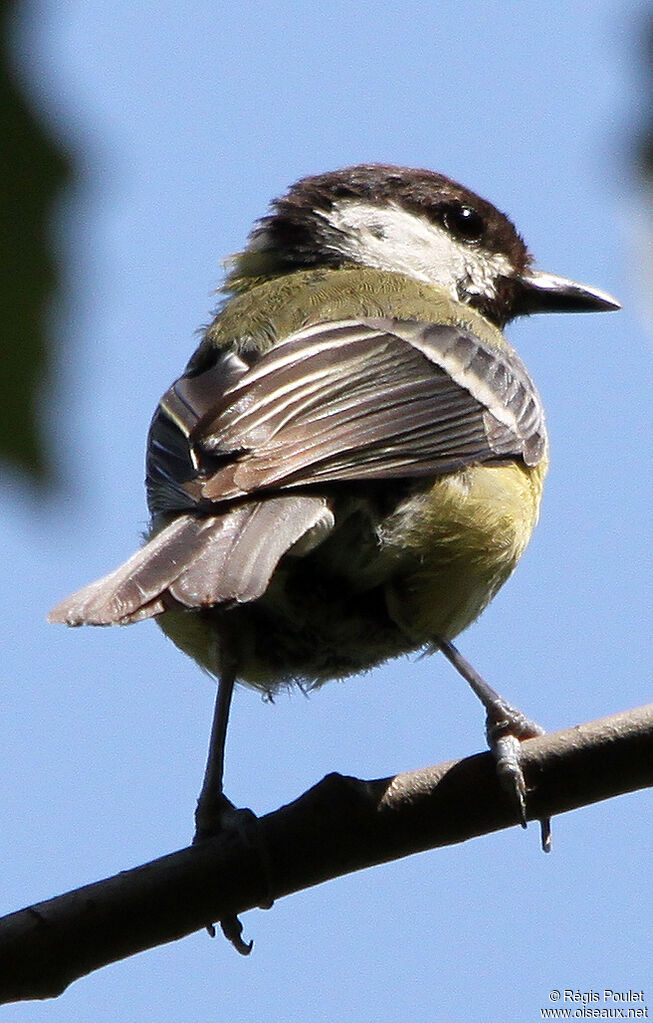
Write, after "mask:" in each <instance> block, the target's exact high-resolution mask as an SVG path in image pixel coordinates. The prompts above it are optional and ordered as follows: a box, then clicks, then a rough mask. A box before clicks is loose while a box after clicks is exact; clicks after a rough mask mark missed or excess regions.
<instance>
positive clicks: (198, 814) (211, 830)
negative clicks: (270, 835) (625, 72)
mask: <svg viewBox="0 0 653 1023" xmlns="http://www.w3.org/2000/svg"><path fill="white" fill-rule="evenodd" d="M225 831H236V832H237V834H238V836H239V837H240V838H241V839H244V841H245V842H246V843H247V844H248V845H253V846H254V847H255V848H256V849H257V851H258V854H259V858H260V860H261V863H262V864H263V867H264V870H265V873H266V876H268V877H269V870H268V869H267V854H266V851H265V849H264V848H263V845H262V842H261V838H260V833H259V829H258V818H257V817H256V814H254V813H253V812H252V811H251V810H248V809H246V808H243V809H238V808H237V807H235V806H234V804H233V803H232V802H231V800H229V799H227V797H226V796H225V795H224V793H220V795H219V797H218V798H217V799H216V800H211V801H210V802H209V800H207V799H202V798H200V800H199V801H198V804H197V809H196V811H195V835H194V836H193V842H192V844H193V845H197V844H198V843H200V842H204V841H206V840H207V839H210V838H215V837H216V836H217V835H219V834H221V833H223V832H225ZM272 903H273V900H272V898H268V899H267V900H266V901H265V902H264V903H263V904H262V906H261V908H262V909H269V908H270V907H271V906H272ZM218 923H219V925H220V929H221V930H222V933H223V934H224V936H225V938H226V939H227V941H230V942H231V944H232V945H233V947H234V948H235V949H236V951H237V952H239V953H240V955H243V956H248V955H249V954H250V952H251V951H252V948H253V945H254V942H253V941H247V942H246V941H243V938H242V933H243V925H242V923H241V922H240V919H239V918H238V916H236V914H233V915H232V916H227V917H224V918H223V919H222V920H219V921H218ZM206 930H207V931H208V933H209V935H210V936H211V937H212V938H214V937H215V926H214V924H213V923H209V924H207V925H206Z"/></svg>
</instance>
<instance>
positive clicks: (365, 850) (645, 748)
mask: <svg viewBox="0 0 653 1023" xmlns="http://www.w3.org/2000/svg"><path fill="white" fill-rule="evenodd" d="M522 751H523V760H522V763H523V767H524V773H525V776H526V781H527V784H528V786H529V797H528V810H529V819H538V818H541V817H546V816H553V815H555V814H558V813H563V812H565V811H567V810H572V809H576V808H578V807H580V806H586V805H587V804H589V803H594V802H598V801H599V800H602V799H608V798H610V797H612V796H616V795H620V794H621V793H624V792H632V791H634V790H636V789H640V788H645V787H646V786H650V785H653V704H651V705H649V706H648V707H643V708H641V709H638V710H633V711H628V712H626V713H623V714H617V715H615V716H614V717H609V718H604V719H602V720H600V721H595V722H591V723H590V724H587V725H580V726H578V727H576V728H570V729H568V730H566V731H564V732H556V733H553V734H550V735H544V736H541V737H539V738H537V739H530V740H529V741H528V742H525V743H524V744H523V746H522ZM514 823H515V820H514V813H513V810H512V808H511V806H510V803H509V800H508V799H507V798H506V797H505V796H504V794H503V793H502V791H501V789H500V787H499V783H498V781H497V778H496V773H495V770H494V763H493V760H492V758H491V756H490V754H488V753H482V754H478V755H476V756H472V757H468V758H467V759H465V760H459V761H452V762H450V763H446V764H440V765H439V766H438V767H430V768H425V769H423V770H420V771H413V772H411V773H409V774H400V775H397V776H396V777H394V778H381V779H377V780H375V781H360V780H359V779H356V778H347V777H343V776H341V775H338V774H331V775H328V776H327V777H326V778H324V779H323V780H322V781H321V782H319V783H318V784H317V785H315V786H314V787H313V788H311V789H309V790H308V791H307V792H305V793H304V794H303V795H302V796H300V797H299V798H298V799H296V800H295V801H294V802H293V803H290V804H289V805H288V806H283V807H281V808H280V809H279V810H276V811H275V812H274V813H270V814H267V815H266V816H265V817H261V818H260V819H259V820H258V822H257V823H256V827H255V829H254V831H255V840H254V841H248V840H247V837H246V831H247V829H245V831H244V832H242V833H241V832H240V831H238V830H233V831H229V832H226V833H225V834H223V835H220V836H218V837H216V838H214V839H210V840H208V841H206V842H203V843H201V844H200V845H197V846H192V847H190V848H188V849H182V850H180V851H179V852H175V853H171V854H170V855H168V856H163V857H161V858H160V859H157V860H153V861H152V862H151V863H146V864H145V865H144V866H141V867H136V868H134V869H132V870H127V871H124V872H123V873H120V874H117V875H116V876H115V877H110V878H107V879H106V880H104V881H98V882H96V883H95V884H90V885H85V886H84V887H83V888H78V889H76V890H75V891H72V892H68V893H67V894H65V895H61V896H59V897H58V898H54V899H50V900H48V901H47V902H40V903H37V904H36V905H34V906H30V907H28V908H27V909H23V910H20V911H19V912H17V913H12V914H11V915H9V916H6V917H4V918H3V919H2V920H0V962H1V963H2V967H3V968H2V974H1V975H0V1003H6V1002H12V1001H20V1000H21V999H30V998H50V997H54V996H56V995H59V994H61V992H62V991H64V990H65V988H66V987H67V986H68V985H69V984H70V983H71V982H72V981H73V980H76V979H77V978H79V977H82V976H84V975H85V974H87V973H90V972H91V971H92V970H97V969H99V968H100V967H101V966H104V965H106V964H108V963H111V962H115V961H116V960H118V959H124V958H125V957H127V956H129V955H133V954H135V953H136V952H141V951H143V950H144V949H147V948H153V947H154V946H156V945H161V944H164V943H166V942H169V941H174V940H176V939H177V938H181V937H183V936H184V935H186V934H190V933H191V932H193V931H196V930H200V929H201V928H202V927H204V926H205V925H206V924H207V923H209V922H211V921H215V920H218V919H220V918H224V917H228V916H230V915H233V914H235V913H242V912H244V911H245V910H248V909H252V908H253V907H255V906H259V905H269V904H270V900H271V899H278V898H281V897H282V896H284V895H288V894H290V893H291V892H296V891H300V890H301V889H303V888H309V887H311V886H312V885H316V884H320V883H321V882H323V881H327V880H329V879H330V878H333V877H339V876H341V875H343V874H347V873H351V872H352V871H355V870H362V869H363V868H364V867H370V866H373V865H375V864H377V863H383V862H387V861H388V860H394V859H398V858H399V857H401V856H408V855H410V854H411V853H416V852H422V851H423V850H425V849H432V848H437V847H438V846H443V845H452V844H455V843H457V842H464V841H465V840H466V839H468V838H473V837H475V836H477V835H482V834H488V833H490V832H492V831H498V830H500V829H501V828H507V827H511V826H512V825H514Z"/></svg>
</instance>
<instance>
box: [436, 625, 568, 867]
mask: <svg viewBox="0 0 653 1023" xmlns="http://www.w3.org/2000/svg"><path fill="white" fill-rule="evenodd" d="M435 645H436V646H437V647H438V648H439V649H440V650H441V651H442V653H443V654H444V656H445V657H446V658H447V660H448V661H449V662H450V663H451V664H452V665H453V666H454V668H455V669H456V671H457V672H459V674H460V675H462V677H463V678H464V679H465V680H466V681H467V682H468V683H469V685H470V686H471V688H472V689H473V691H474V692H475V693H476V695H477V696H478V698H479V700H480V701H481V703H482V704H483V706H484V707H485V711H486V719H485V731H486V735H487V741H488V745H489V747H490V749H491V750H492V753H493V754H494V757H495V760H496V765H497V774H498V776H499V780H500V782H501V785H502V786H503V788H504V789H505V790H506V792H508V793H509V795H510V796H511V798H512V800H513V803H514V804H515V808H516V810H517V813H518V815H519V820H520V823H521V825H522V827H523V828H525V827H526V782H525V780H524V773H523V771H522V769H521V764H520V762H519V760H520V743H521V742H522V741H523V740H524V739H533V738H535V736H537V735H544V729H543V728H542V727H541V726H540V725H538V724H537V723H536V722H535V721H531V720H530V718H527V717H526V716H525V715H524V714H522V712H521V711H520V710H517V708H516V707H513V706H512V705H511V704H509V703H508V702H507V700H504V699H503V697H501V696H499V694H498V693H497V692H496V691H495V690H494V689H493V688H492V686H491V685H489V684H488V683H487V682H486V681H485V679H484V678H483V677H482V676H481V675H479V674H478V672H477V671H476V670H475V669H474V668H473V667H472V665H471V664H470V663H469V661H467V660H466V659H465V658H464V657H463V656H462V654H461V653H459V651H458V650H457V649H456V647H455V646H454V645H453V643H450V642H449V641H448V640H444V639H438V640H436V642H435ZM540 831H541V836H542V849H543V850H544V852H550V850H551V819H550V818H549V817H545V818H544V819H543V820H541V821H540Z"/></svg>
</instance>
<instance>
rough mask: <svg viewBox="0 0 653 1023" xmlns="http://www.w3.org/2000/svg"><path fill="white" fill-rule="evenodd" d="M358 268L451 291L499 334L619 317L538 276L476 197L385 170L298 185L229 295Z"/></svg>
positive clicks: (251, 248)
mask: <svg viewBox="0 0 653 1023" xmlns="http://www.w3.org/2000/svg"><path fill="white" fill-rule="evenodd" d="M355 264H358V265H361V266H366V267H374V268H376V269H379V270H387V271H390V272H393V273H401V274H405V275H407V276H409V277H414V278H416V279H417V280H419V281H425V282H427V283H430V284H434V285H436V286H439V287H442V288H445V289H446V290H447V291H448V292H449V293H450V294H451V296H452V297H453V298H455V299H456V300H457V301H460V302H464V303H467V304H469V305H471V306H474V307H475V308H476V309H478V310H479V311H480V312H481V313H482V314H483V315H484V316H486V317H487V318H488V319H489V320H491V321H492V322H493V323H496V324H497V325H498V326H503V325H504V324H505V323H506V322H507V321H508V320H511V319H513V318H514V317H516V316H522V315H526V314H528V313H535V312H592V311H601V310H607V309H618V308H619V303H618V302H616V301H615V300H614V299H613V298H612V297H611V296H610V295H608V294H606V293H605V292H602V291H599V290H597V289H594V288H589V287H586V286H584V285H581V284H577V283H575V282H574V281H571V280H568V279H567V278H565V277H558V276H556V275H554V274H549V273H545V272H543V271H539V270H536V269H535V268H534V267H533V265H532V264H533V259H532V256H531V255H530V253H529V251H528V249H527V248H526V245H525V244H524V241H523V239H522V238H521V237H520V235H519V234H518V233H517V231H516V230H515V227H514V226H513V224H512V223H511V221H510V220H509V219H508V217H506V216H505V214H503V213H500V212H499V210H497V209H496V208H495V207H494V206H492V205H491V204H490V203H489V202H486V201H485V200H484V199H481V198H480V196H478V195H475V194H474V192H470V191H469V189H467V188H463V186H462V185H459V184H457V183H456V182H455V181H451V179H450V178H447V177H445V176H444V175H443V174H435V173H433V172H432V171H427V170H414V169H411V168H406V167H394V166H388V165H383V164H361V165H359V166H356V167H346V168H344V169H343V170H339V171H333V172H331V173H328V174H320V175H317V176H315V177H307V178H302V180H301V181H298V182H297V184H295V185H293V186H292V187H291V188H290V189H289V191H288V192H287V193H286V195H284V196H283V197H282V198H280V199H277V200H276V201H275V202H274V203H273V204H272V212H271V213H270V215H269V216H266V217H264V218H263V219H261V220H260V221H258V222H257V224H256V225H255V227H254V230H253V231H252V233H251V235H250V237H249V240H248V244H247V247H246V249H245V251H244V252H243V253H241V254H240V255H239V256H237V257H235V260H234V262H233V269H232V272H231V273H230V275H229V277H228V279H227V283H226V289H227V290H229V289H233V290H238V289H239V288H242V287H247V286H248V285H249V284H251V283H252V282H253V281H254V280H257V279H261V278H269V277H276V276H280V275H282V274H287V273H292V272H293V271H296V270H305V269H310V268H316V267H331V268H337V267H342V266H351V265H355Z"/></svg>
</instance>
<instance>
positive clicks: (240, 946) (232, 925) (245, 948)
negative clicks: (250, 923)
mask: <svg viewBox="0 0 653 1023" xmlns="http://www.w3.org/2000/svg"><path fill="white" fill-rule="evenodd" d="M211 926H213V925H211ZM220 928H221V930H222V933H223V934H224V936H225V938H226V939H227V941H230V942H231V944H232V945H233V947H234V948H235V949H236V952H239V953H240V955H241V956H248V955H249V953H250V952H251V951H252V949H253V947H254V942H253V941H243V939H242V937H241V935H242V933H243V925H242V924H241V922H240V920H239V919H238V917H237V916H227V917H225V918H224V920H220ZM213 934H214V935H215V927H213Z"/></svg>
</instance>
